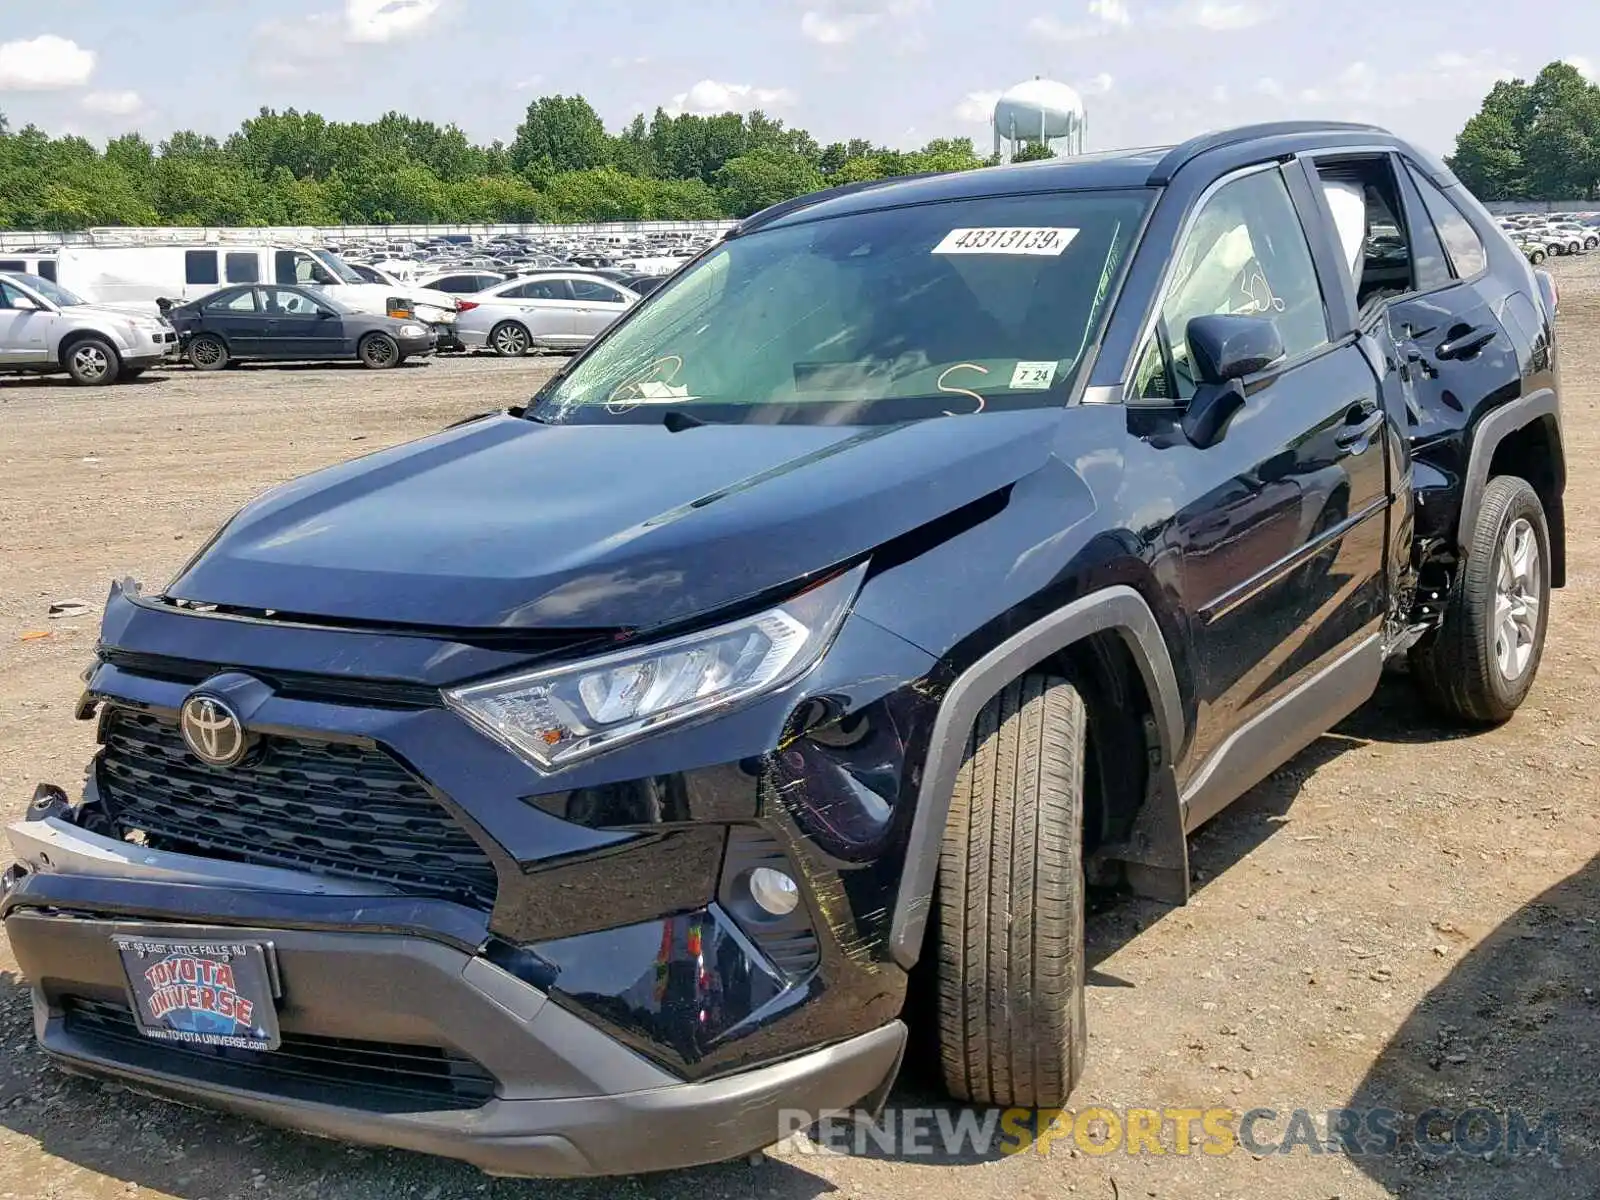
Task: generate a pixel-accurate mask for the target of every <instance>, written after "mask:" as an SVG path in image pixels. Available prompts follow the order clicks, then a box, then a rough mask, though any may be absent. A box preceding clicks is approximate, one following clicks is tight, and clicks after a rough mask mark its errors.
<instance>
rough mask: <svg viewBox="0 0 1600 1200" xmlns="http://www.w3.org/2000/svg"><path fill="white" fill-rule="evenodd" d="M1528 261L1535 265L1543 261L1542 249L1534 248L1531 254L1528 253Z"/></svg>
mask: <svg viewBox="0 0 1600 1200" xmlns="http://www.w3.org/2000/svg"><path fill="white" fill-rule="evenodd" d="M1528 261H1529V262H1531V263H1532V264H1533V265H1534V266H1536V267H1537V266H1538V265H1539V264H1540V263H1542V262H1543V261H1544V251H1543V250H1535V251H1534V252H1533V253H1532V254H1530V255H1528Z"/></svg>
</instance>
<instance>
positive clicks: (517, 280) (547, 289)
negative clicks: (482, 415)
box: [0, 271, 659, 386]
mask: <svg viewBox="0 0 1600 1200" xmlns="http://www.w3.org/2000/svg"><path fill="white" fill-rule="evenodd" d="M481 281H482V282H485V283H486V285H487V286H485V287H484V288H483V290H481V291H477V292H474V293H472V294H470V295H462V296H460V297H459V298H458V297H454V296H452V297H451V298H450V300H449V303H450V305H451V312H450V315H451V318H452V319H451V320H450V321H449V322H442V321H429V320H427V319H425V318H424V317H423V316H422V315H421V314H422V312H424V311H426V309H425V308H424V305H423V304H422V303H420V302H418V301H417V300H415V299H410V300H407V301H402V300H401V299H399V298H395V299H393V300H392V301H391V302H390V303H388V304H386V305H384V306H383V308H382V309H381V310H380V311H369V310H368V309H366V308H363V307H361V306H360V305H359V304H357V303H351V302H350V301H351V300H359V299H360V298H362V297H364V296H365V295H366V294H367V293H366V290H365V289H368V288H371V287H372V286H373V285H371V284H364V285H344V284H340V285H337V286H335V285H328V284H325V283H323V282H321V281H320V280H319V281H317V282H314V283H293V284H289V283H258V282H246V283H237V284H232V285H229V286H225V287H221V288H215V289H212V290H210V291H208V292H205V293H203V294H201V295H198V296H196V297H195V298H193V299H190V300H187V301H183V302H179V303H173V302H172V301H169V300H165V299H163V303H162V304H161V306H160V310H159V311H157V312H147V311H144V310H143V309H142V308H141V307H139V306H138V305H129V304H127V303H122V304H117V303H109V304H93V303H90V302H89V301H87V300H86V299H84V298H82V297H80V296H78V295H77V294H76V293H74V292H72V291H70V290H69V289H67V288H65V287H62V286H61V285H60V284H58V283H56V282H54V281H52V280H49V279H45V278H44V277H42V276H39V275H35V274H32V273H27V272H5V273H0V373H34V374H54V373H62V372H64V373H66V374H67V375H68V376H70V377H71V379H72V380H73V382H75V383H78V384H81V385H85V386H97V385H101V384H108V383H113V382H116V381H117V380H119V379H124V380H125V379H131V378H135V377H137V376H138V375H140V374H142V373H143V371H144V370H145V369H146V368H148V367H150V366H153V365H155V364H156V363H159V362H170V361H173V360H176V359H178V358H182V359H183V360H185V361H187V362H188V363H189V365H191V366H193V367H194V368H196V369H197V370H202V371H215V370H220V369H222V368H223V367H226V366H228V365H230V364H233V363H239V362H248V361H279V362H283V361H313V362H316V361H328V362H337V361H355V362H360V363H362V364H363V365H364V366H367V367H369V368H372V369H379V370H381V369H385V368H389V367H395V366H399V365H400V364H401V363H403V362H405V361H406V360H407V359H411V358H422V357H426V356H428V355H431V354H434V353H436V352H439V351H445V350H463V349H466V350H476V349H486V350H490V351H492V352H493V353H495V354H497V355H499V356H500V357H502V358H513V357H521V356H522V355H525V354H528V353H530V352H532V351H555V352H570V351H572V350H575V349H578V348H580V347H582V346H585V345H587V344H588V343H589V342H590V341H591V340H593V339H594V338H595V337H596V336H597V335H599V334H600V333H602V332H603V331H604V330H605V329H606V328H608V327H609V326H610V325H611V323H612V322H614V321H615V320H617V319H618V318H619V317H620V316H622V315H623V314H624V313H626V312H627V311H628V309H629V308H631V307H632V306H634V305H636V304H637V303H639V301H640V299H641V296H640V293H639V292H637V291H635V290H633V289H632V288H630V287H627V286H624V285H623V284H622V283H619V282H617V281H616V280H614V279H611V278H607V277H606V276H603V275H599V274H593V273H586V272H575V271H549V272H542V273H540V274H537V275H531V276H521V277H513V278H509V279H507V278H503V277H501V276H499V275H498V274H494V273H489V274H485V275H484V276H482V278H481ZM655 282H659V281H655ZM414 291H416V293H417V294H418V295H422V296H427V295H429V294H431V293H430V292H429V291H428V289H414Z"/></svg>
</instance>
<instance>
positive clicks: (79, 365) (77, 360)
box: [72, 344, 111, 382]
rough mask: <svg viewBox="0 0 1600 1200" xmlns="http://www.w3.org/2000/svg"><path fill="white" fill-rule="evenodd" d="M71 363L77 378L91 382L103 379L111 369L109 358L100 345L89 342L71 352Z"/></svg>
mask: <svg viewBox="0 0 1600 1200" xmlns="http://www.w3.org/2000/svg"><path fill="white" fill-rule="evenodd" d="M72 365H73V369H74V371H75V372H76V374H77V376H78V378H80V379H84V380H88V381H90V382H93V381H95V380H99V379H104V378H105V377H106V372H108V371H110V370H111V358H110V356H109V355H107V354H106V352H105V350H103V349H102V348H101V347H99V346H96V345H93V344H90V345H87V346H79V347H78V348H77V349H76V350H74V351H73V352H72Z"/></svg>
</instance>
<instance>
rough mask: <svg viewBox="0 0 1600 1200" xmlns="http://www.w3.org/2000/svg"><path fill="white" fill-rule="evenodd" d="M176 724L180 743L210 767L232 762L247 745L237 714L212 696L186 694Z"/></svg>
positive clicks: (229, 764) (239, 757) (234, 761)
mask: <svg viewBox="0 0 1600 1200" xmlns="http://www.w3.org/2000/svg"><path fill="white" fill-rule="evenodd" d="M178 725H179V727H180V728H181V729H182V730H183V741H184V744H185V745H187V746H188V747H189V749H190V751H191V752H192V753H193V754H194V756H195V757H196V758H198V759H199V760H200V761H201V762H203V763H209V764H210V765H211V766H213V767H231V766H234V765H236V764H237V763H238V762H239V761H240V760H241V759H243V758H244V756H245V754H246V752H247V751H248V750H249V749H250V740H249V739H248V738H247V737H246V736H245V732H244V726H243V725H242V724H240V722H239V715H238V714H237V713H235V712H234V711H233V709H231V708H229V707H228V706H227V705H226V704H225V703H223V702H222V701H221V700H218V699H217V698H216V697H215V696H190V697H189V698H188V699H187V700H185V701H184V702H183V711H182V713H180V714H179V718H178Z"/></svg>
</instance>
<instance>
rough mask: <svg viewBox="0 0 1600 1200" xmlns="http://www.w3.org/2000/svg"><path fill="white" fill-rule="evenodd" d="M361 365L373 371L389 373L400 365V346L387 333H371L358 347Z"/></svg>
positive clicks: (357, 352) (357, 353) (357, 351)
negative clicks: (392, 368)
mask: <svg viewBox="0 0 1600 1200" xmlns="http://www.w3.org/2000/svg"><path fill="white" fill-rule="evenodd" d="M356 355H357V356H358V357H359V358H360V359H361V365H362V366H364V367H367V368H369V369H370V370H373V371H387V370H389V368H391V367H398V366H399V365H400V360H401V357H402V355H401V353H400V345H399V343H398V342H396V341H395V340H394V339H393V338H392V337H390V336H389V335H388V334H387V333H369V334H367V336H366V337H364V338H362V339H361V344H360V345H359V346H357V347H356Z"/></svg>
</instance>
